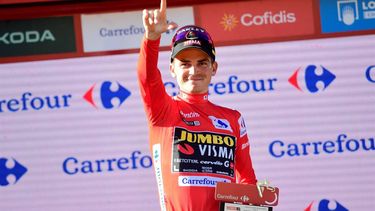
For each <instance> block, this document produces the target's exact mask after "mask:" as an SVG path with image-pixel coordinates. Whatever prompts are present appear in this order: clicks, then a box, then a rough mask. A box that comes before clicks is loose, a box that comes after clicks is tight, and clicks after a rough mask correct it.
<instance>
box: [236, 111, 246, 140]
mask: <svg viewBox="0 0 375 211" xmlns="http://www.w3.org/2000/svg"><path fill="white" fill-rule="evenodd" d="M238 125H240V137H242V136H244V135H246V134H247V130H246V124H245V120H244V118H243V117H242V116H240V118H239V119H238Z"/></svg>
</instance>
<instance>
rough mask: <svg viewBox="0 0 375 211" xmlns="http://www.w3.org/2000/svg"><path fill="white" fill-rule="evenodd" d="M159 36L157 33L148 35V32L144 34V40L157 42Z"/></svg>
mask: <svg viewBox="0 0 375 211" xmlns="http://www.w3.org/2000/svg"><path fill="white" fill-rule="evenodd" d="M160 36H161V35H160V34H158V33H149V32H147V31H146V32H145V38H146V39H148V40H158V39H160Z"/></svg>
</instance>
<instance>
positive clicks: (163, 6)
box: [160, 0, 167, 13]
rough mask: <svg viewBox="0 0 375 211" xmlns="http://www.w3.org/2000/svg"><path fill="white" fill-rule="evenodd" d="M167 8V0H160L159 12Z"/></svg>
mask: <svg viewBox="0 0 375 211" xmlns="http://www.w3.org/2000/svg"><path fill="white" fill-rule="evenodd" d="M166 10H167V0H160V13H165V11H166Z"/></svg>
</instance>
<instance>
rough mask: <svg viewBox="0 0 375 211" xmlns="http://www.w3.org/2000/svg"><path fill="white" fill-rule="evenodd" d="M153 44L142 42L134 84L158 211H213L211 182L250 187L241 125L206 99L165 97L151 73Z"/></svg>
mask: <svg viewBox="0 0 375 211" xmlns="http://www.w3.org/2000/svg"><path fill="white" fill-rule="evenodd" d="M159 43H160V39H159V40H155V41H153V40H147V39H144V40H143V42H142V46H141V50H140V58H139V61H138V80H139V84H140V91H141V95H142V98H143V101H144V105H145V111H146V114H147V117H148V122H149V128H150V137H149V138H150V148H151V152H152V157H153V164H154V168H155V174H156V179H157V185H158V190H159V199H160V206H161V210H163V211H164V210H169V211H203V210H204V211H217V210H219V202H218V201H215V198H214V192H215V185H216V183H217V182H237V183H247V184H255V183H256V178H255V174H254V170H253V167H252V162H251V158H250V154H249V149H250V146H249V142H248V138H247V133H246V127H245V124H244V121H243V119H242V117H241V115H240V113H239V112H238V111H235V110H232V109H228V108H224V107H221V106H217V105H215V104H213V103H211V102H210V101H208V93H207V94H187V93H180V94H179V95H178V96H175V97H170V96H169V95H168V94H167V93H166V91H165V88H164V84H163V82H162V79H161V75H160V72H159V70H158V68H157V62H158V54H159V49H158V48H159Z"/></svg>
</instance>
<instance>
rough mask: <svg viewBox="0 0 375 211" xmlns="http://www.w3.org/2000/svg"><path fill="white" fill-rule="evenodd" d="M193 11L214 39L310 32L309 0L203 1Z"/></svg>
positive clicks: (304, 33) (293, 34)
mask: <svg viewBox="0 0 375 211" xmlns="http://www.w3.org/2000/svg"><path fill="white" fill-rule="evenodd" d="M212 8H215V9H212ZM196 13H197V16H198V17H199V18H198V19H199V20H200V21H199V23H198V24H200V25H202V26H203V27H205V28H206V29H207V31H209V32H210V34H211V35H212V37H213V40H215V42H225V41H242V40H246V41H248V40H256V39H264V38H276V37H288V36H297V35H309V34H313V33H314V18H313V10H312V1H311V0H301V1H293V0H283V1H271V0H266V1H247V2H235V3H221V4H207V5H199V6H197V9H196Z"/></svg>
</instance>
